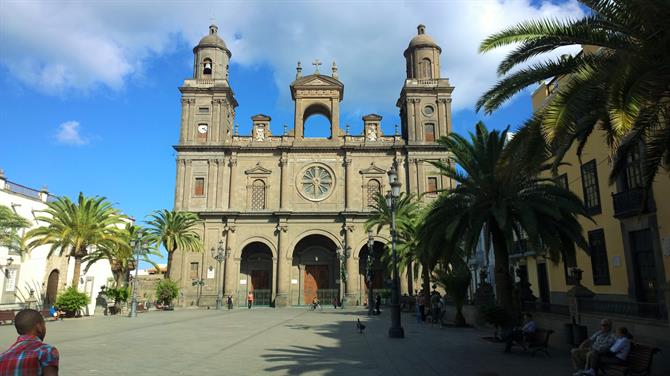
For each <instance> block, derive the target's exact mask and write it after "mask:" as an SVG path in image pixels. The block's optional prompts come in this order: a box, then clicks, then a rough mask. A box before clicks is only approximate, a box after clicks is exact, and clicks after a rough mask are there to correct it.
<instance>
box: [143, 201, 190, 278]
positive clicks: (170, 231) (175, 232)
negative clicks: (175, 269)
mask: <svg viewBox="0 0 670 376" xmlns="http://www.w3.org/2000/svg"><path fill="white" fill-rule="evenodd" d="M149 217H150V220H149V221H147V224H148V225H149V229H148V231H149V234H150V236H151V238H152V239H153V241H154V242H155V244H156V245H157V246H160V245H162V246H163V247H165V250H166V251H167V254H168V263H167V271H166V273H165V278H170V272H171V270H172V257H173V256H174V252H175V251H176V250H178V249H179V250H181V251H182V252H199V251H201V250H202V241H201V240H200V235H199V234H198V233H197V232H196V231H195V228H196V226H198V225H199V224H200V223H201V221H200V219H199V218H198V216H197V215H196V214H195V213H191V212H185V211H174V210H173V211H169V210H165V209H164V210H157V211H155V212H153V213H151V215H150V216H149Z"/></svg>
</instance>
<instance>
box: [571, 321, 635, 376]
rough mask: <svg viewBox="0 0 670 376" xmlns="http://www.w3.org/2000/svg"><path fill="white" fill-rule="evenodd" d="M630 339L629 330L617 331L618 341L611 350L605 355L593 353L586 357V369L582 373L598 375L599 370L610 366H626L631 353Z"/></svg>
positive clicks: (621, 329) (620, 328) (619, 329)
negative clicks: (604, 366)
mask: <svg viewBox="0 0 670 376" xmlns="http://www.w3.org/2000/svg"><path fill="white" fill-rule="evenodd" d="M630 338H631V335H630V333H628V329H626V328H625V327H623V326H622V327H619V328H618V329H617V339H616V341H614V344H613V345H612V346H611V347H610V348H609V350H608V351H607V352H606V353H604V354H598V353H596V352H591V353H589V355H588V356H587V357H586V369H585V370H584V371H583V372H582V373H581V375H585V376H595V375H597V371H596V370H597V369H598V368H599V367H601V366H603V365H608V364H625V363H626V359H627V358H628V353H630Z"/></svg>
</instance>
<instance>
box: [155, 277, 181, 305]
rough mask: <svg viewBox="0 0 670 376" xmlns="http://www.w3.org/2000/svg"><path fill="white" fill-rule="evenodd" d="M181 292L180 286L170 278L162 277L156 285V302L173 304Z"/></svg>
mask: <svg viewBox="0 0 670 376" xmlns="http://www.w3.org/2000/svg"><path fill="white" fill-rule="evenodd" d="M178 294H179V286H177V283H176V282H175V281H173V280H171V279H169V278H166V279H162V280H160V281H159V282H158V284H157V285H156V302H157V303H159V304H162V305H171V304H172V301H173V300H175V299H176V298H177V295H178Z"/></svg>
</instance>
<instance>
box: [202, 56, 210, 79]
mask: <svg viewBox="0 0 670 376" xmlns="http://www.w3.org/2000/svg"><path fill="white" fill-rule="evenodd" d="M202 74H207V75H210V74H212V60H211V59H209V58H207V59H205V60H204V61H203V62H202Z"/></svg>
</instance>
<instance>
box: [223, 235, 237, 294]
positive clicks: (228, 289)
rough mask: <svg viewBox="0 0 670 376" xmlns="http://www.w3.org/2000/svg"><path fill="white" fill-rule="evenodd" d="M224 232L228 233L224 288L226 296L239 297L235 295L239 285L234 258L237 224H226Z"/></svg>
mask: <svg viewBox="0 0 670 376" xmlns="http://www.w3.org/2000/svg"><path fill="white" fill-rule="evenodd" d="M223 231H224V232H225V233H226V264H225V269H224V283H223V288H224V291H225V296H228V295H231V296H234V297H237V295H236V294H235V292H236V290H237V283H235V258H234V257H233V255H234V254H235V251H236V248H237V239H236V238H237V237H236V236H235V224H234V223H232V224H231V223H229V224H226V226H225V227H224V229H223ZM235 303H236V304H239V303H238V302H235Z"/></svg>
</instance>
